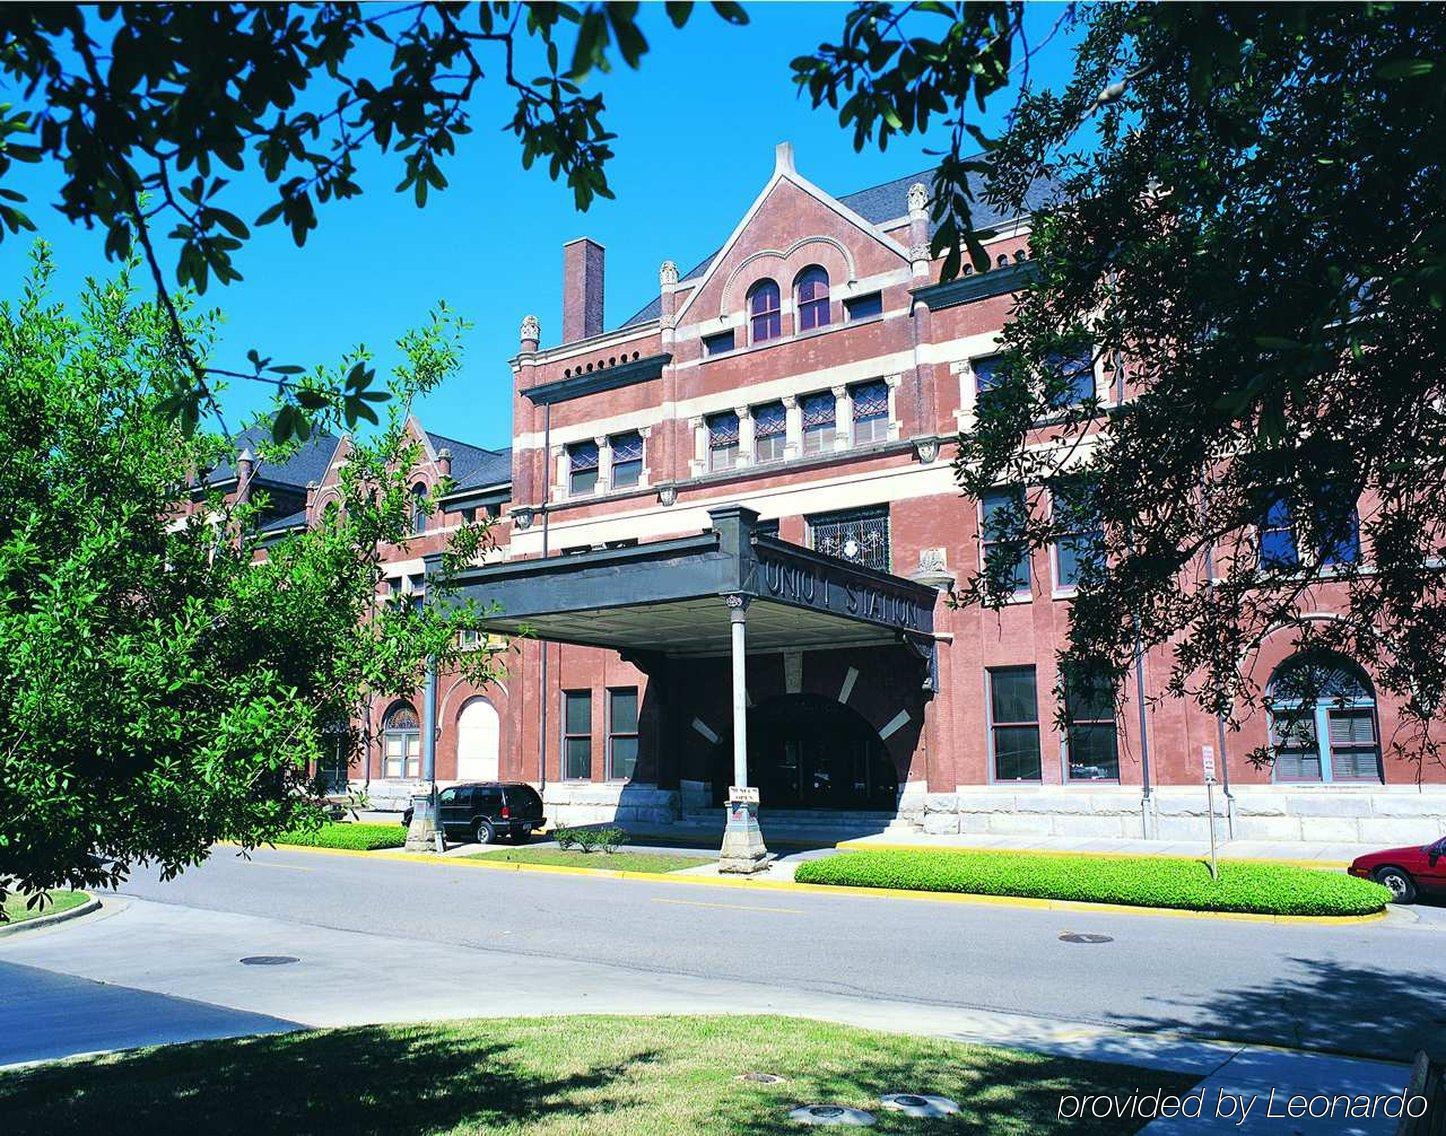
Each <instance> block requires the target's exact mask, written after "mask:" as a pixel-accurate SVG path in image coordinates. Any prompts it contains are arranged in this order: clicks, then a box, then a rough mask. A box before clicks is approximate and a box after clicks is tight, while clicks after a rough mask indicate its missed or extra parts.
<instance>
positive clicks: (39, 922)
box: [0, 896, 100, 939]
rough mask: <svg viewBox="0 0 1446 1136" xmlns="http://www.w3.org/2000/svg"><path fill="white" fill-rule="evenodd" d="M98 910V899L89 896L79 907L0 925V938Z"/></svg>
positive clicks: (37, 929)
mask: <svg viewBox="0 0 1446 1136" xmlns="http://www.w3.org/2000/svg"><path fill="white" fill-rule="evenodd" d="M99 910H100V900H98V899H96V898H95V896H91V897H90V898H89V899H87V900H86V901H85V902H84V903H82V904H81V905H80V906H79V907H68V908H66V909H65V910H64V911H57V912H55V913H54V914H52V915H37V916H36V917H35V918H33V919H22V920H20V921H19V922H18V923H5V924H3V925H0V939H3V938H5V937H6V936H7V935H21V934H24V933H25V932H26V931H39V930H41V929H42V928H45V927H54V926H55V925H56V924H57V923H64V922H66V921H67V920H70V919H79V918H80V917H81V916H82V915H89V914H91V912H93V911H99Z"/></svg>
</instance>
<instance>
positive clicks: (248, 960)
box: [241, 955, 301, 966]
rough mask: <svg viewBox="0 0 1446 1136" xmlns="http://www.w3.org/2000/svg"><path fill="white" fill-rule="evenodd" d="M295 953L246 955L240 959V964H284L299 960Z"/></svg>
mask: <svg viewBox="0 0 1446 1136" xmlns="http://www.w3.org/2000/svg"><path fill="white" fill-rule="evenodd" d="M300 961H301V960H300V959H299V958H297V957H296V956H295V955H247V956H246V957H245V958H244V959H242V960H241V965H242V966H286V965H287V964H288V963H293V962H300Z"/></svg>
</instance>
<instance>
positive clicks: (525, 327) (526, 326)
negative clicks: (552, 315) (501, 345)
mask: <svg viewBox="0 0 1446 1136" xmlns="http://www.w3.org/2000/svg"><path fill="white" fill-rule="evenodd" d="M518 337H519V338H520V339H521V340H522V350H523V351H536V350H537V345H538V344H539V343H541V342H542V324H540V323H538V322H537V317H536V316H523V317H522V328H521V330H520V331H519V332H518Z"/></svg>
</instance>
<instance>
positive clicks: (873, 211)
mask: <svg viewBox="0 0 1446 1136" xmlns="http://www.w3.org/2000/svg"><path fill="white" fill-rule="evenodd" d="M915 182H922V183H923V184H924V185H926V186H928V187H929V188H930V190H932V189H933V186H934V170H933V169H932V168H931V169H927V170H921V171H920V172H919V173H915V174H909V175H908V176H906V177H900V178H894V179H893V180H892V181H886V182H882V183H880V184H879V185H873V186H869V188H867V189H860V190H855V191H854V192H853V193H848V194H845V195H844V196H842V197H840V198H838V202H839V204H840V205H842V206H844V207H845V208H847V209H851V210H852V211H853V212H855V213H857V214H858V215H859V216H860V217H862V218H863V219H864V220H865V221H867V222H869V224H871V225H881V224H883V223H884V222H885V221H895V220H898V219H899V218H901V217H907V216H908V215H909V186H911V185H913V184H914V183H915ZM984 187H985V182H984V178H983V177H981V176H980V175H979V174H977V173H971V174H970V175H969V189H970V192H971V193H972V194H973V197H974V201H973V204H972V205H971V207H970V208H971V212H972V216H973V219H974V224H975V225H976V226H977V227H978V228H981V229H988V228H992V227H994V226H996V225H999V224H1002V223H1003V222H1005V221H1012V220H1013V219H1014V217H1015V216H1016V215H1017V214H1015V212H1014V211H1013V210H1007V211H1006V210H1000V209H998V208H996V207H994V206H993V205H991V204H990V203H989V202H988V201H986V200H985V197H984ZM1055 187H1056V186H1055V183H1054V182H1053V181H1049V180H1046V179H1040V180H1039V181H1036V182H1034V183H1033V184H1032V185H1031V186H1030V187H1029V190H1028V191H1027V192H1026V193H1025V198H1024V207H1025V213H1033V212H1035V211H1036V210H1038V209H1041V208H1043V206H1044V205H1045V204H1046V203H1047V202H1048V201H1049V198H1050V195H1051V194H1052V193H1053V191H1054V189H1055ZM929 235H930V236H931V237H932V236H933V235H934V221H933V219H932V218H930V221H929ZM721 251H722V250H721V249H717V250H714V251H713V252H712V253H710V254H709V255H708V256H706V257H704V258H703V260H702V262H701V263H700V264H699V265H698V266H697V267H696V268H694V269H692V270H691V271H690V272H688V273H687V275H685V276H680V277H679V283H682V282H684V281H687V280H696V279H698V278H699V277H701V276H702V275H703V274H704V273H706V272H707V271H708V269H709V267H710V266H711V265H712V263H713V260H714V258H715V257H716V256H717V255H718V253H719V252H721ZM662 310H663V309H662V300H661V299H660V298H659V297H657V296H654V297H653V299H651V300H649V301H648V303H647V305H646V306H645V307H644V308H642V309H641V310H640V311H639V312H637V313H636V314H635V315H633V316H632V317H630V318H629V319H628V320H626V321H624V323H623V324H622V326H623V327H633V326H634V325H636V324H641V323H647V322H648V321H649V320H655V319H657V318H658V316H659V315H661V314H662Z"/></svg>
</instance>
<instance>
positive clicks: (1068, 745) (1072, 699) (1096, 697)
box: [1064, 671, 1120, 781]
mask: <svg viewBox="0 0 1446 1136" xmlns="http://www.w3.org/2000/svg"><path fill="white" fill-rule="evenodd" d="M1064 706H1065V718H1066V724H1065V735H1064V736H1065V754H1066V757H1067V758H1068V766H1069V779H1070V780H1071V781H1118V780H1119V779H1120V752H1119V730H1118V729H1117V727H1116V725H1115V700H1114V691H1113V690H1112V688H1111V686H1110V683H1109V680H1108V679H1107V678H1106V677H1104V676H1103V675H1101V674H1099V673H1097V672H1094V671H1091V672H1087V673H1085V674H1082V675H1081V676H1080V677H1079V678H1078V679H1076V680H1073V681H1071V680H1069V679H1066V681H1065V694H1064Z"/></svg>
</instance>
